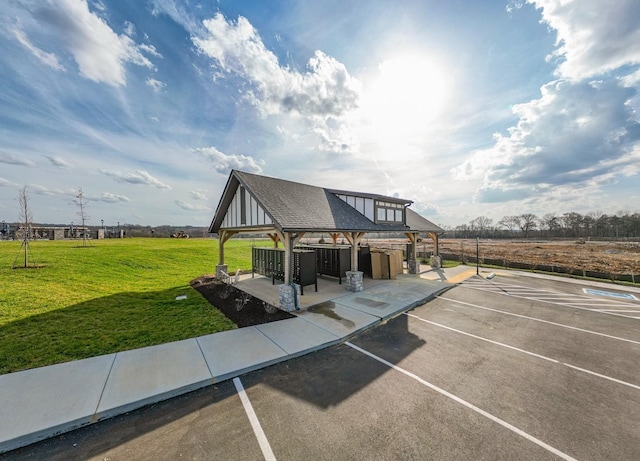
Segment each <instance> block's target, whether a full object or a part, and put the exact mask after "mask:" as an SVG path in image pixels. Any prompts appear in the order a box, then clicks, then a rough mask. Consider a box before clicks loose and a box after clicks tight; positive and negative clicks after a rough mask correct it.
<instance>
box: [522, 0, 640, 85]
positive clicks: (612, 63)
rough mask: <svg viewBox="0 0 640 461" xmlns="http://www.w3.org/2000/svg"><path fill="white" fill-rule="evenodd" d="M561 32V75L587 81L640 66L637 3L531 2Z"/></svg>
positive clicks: (632, 0)
mask: <svg viewBox="0 0 640 461" xmlns="http://www.w3.org/2000/svg"><path fill="white" fill-rule="evenodd" d="M529 1H530V3H533V4H535V6H536V7H538V8H542V19H543V21H544V22H546V23H547V24H548V25H549V26H550V27H551V28H553V29H555V30H556V31H557V34H558V36H557V44H558V48H557V49H556V51H555V52H554V56H556V57H559V58H561V59H564V61H563V62H562V63H561V64H560V65H559V67H558V74H559V75H560V76H562V77H565V78H570V79H583V78H588V77H592V76H595V75H599V74H602V73H604V72H607V71H611V70H615V69H618V68H620V67H622V66H625V65H634V64H640V46H638V43H640V28H638V26H637V25H638V23H639V22H640V8H639V7H638V2H637V0H616V1H615V2H613V3H612V2H611V1H609V0H529Z"/></svg>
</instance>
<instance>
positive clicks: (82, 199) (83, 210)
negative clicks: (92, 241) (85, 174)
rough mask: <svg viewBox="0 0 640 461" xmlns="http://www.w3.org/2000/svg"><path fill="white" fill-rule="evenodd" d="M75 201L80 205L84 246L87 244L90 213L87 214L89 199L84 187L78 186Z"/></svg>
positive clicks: (79, 213)
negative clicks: (86, 197) (87, 224)
mask: <svg viewBox="0 0 640 461" xmlns="http://www.w3.org/2000/svg"><path fill="white" fill-rule="evenodd" d="M73 203H75V204H76V206H77V207H78V217H79V218H80V221H81V223H82V246H83V247H86V246H87V230H86V229H85V224H86V222H87V220H88V219H89V215H88V214H87V200H86V199H85V197H84V192H82V187H79V188H78V193H77V194H76V198H75V199H74V200H73Z"/></svg>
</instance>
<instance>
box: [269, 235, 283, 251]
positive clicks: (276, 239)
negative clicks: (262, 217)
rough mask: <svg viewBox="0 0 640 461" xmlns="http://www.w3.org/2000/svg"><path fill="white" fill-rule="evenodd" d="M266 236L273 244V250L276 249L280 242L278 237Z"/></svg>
mask: <svg viewBox="0 0 640 461" xmlns="http://www.w3.org/2000/svg"><path fill="white" fill-rule="evenodd" d="M267 235H268V236H269V238H270V239H271V241H272V242H273V246H274V248H278V242H279V241H280V236H278V234H267Z"/></svg>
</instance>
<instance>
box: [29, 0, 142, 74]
mask: <svg viewBox="0 0 640 461" xmlns="http://www.w3.org/2000/svg"><path fill="white" fill-rule="evenodd" d="M31 10H32V11H33V16H34V18H35V19H36V20H37V21H38V26H39V27H40V28H44V29H46V32H49V33H50V34H51V35H53V36H55V37H57V38H59V39H60V40H61V41H62V44H63V45H64V46H65V48H66V49H67V50H68V51H69V52H70V53H71V55H72V56H73V58H74V60H75V61H76V63H77V64H78V68H79V70H80V74H81V75H82V76H83V77H85V78H88V79H89V80H93V81H95V82H102V83H106V84H108V85H112V86H120V85H125V84H126V72H125V64H126V63H132V64H136V65H139V66H145V67H149V68H152V67H153V65H152V64H151V62H150V61H149V60H148V59H147V58H146V57H145V56H144V55H143V54H142V52H141V48H140V46H139V45H137V44H136V43H135V42H134V41H133V40H132V39H131V38H130V37H128V36H127V35H118V34H116V33H115V32H114V31H113V30H112V29H111V28H110V27H109V25H107V23H106V22H105V21H104V20H103V19H101V18H100V17H98V16H97V15H95V14H93V13H92V12H91V11H90V10H89V6H88V5H87V2H86V1H84V0H55V1H53V0H49V1H46V2H44V4H42V3H40V2H37V3H35V4H34V5H33V7H32V9H31Z"/></svg>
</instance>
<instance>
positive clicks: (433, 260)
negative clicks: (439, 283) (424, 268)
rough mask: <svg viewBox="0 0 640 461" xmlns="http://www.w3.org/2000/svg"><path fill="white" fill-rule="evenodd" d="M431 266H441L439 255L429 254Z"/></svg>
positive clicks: (437, 267) (438, 267)
mask: <svg viewBox="0 0 640 461" xmlns="http://www.w3.org/2000/svg"><path fill="white" fill-rule="evenodd" d="M429 262H430V263H431V267H433V268H434V269H440V268H441V267H442V257H441V256H431V261H429Z"/></svg>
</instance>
